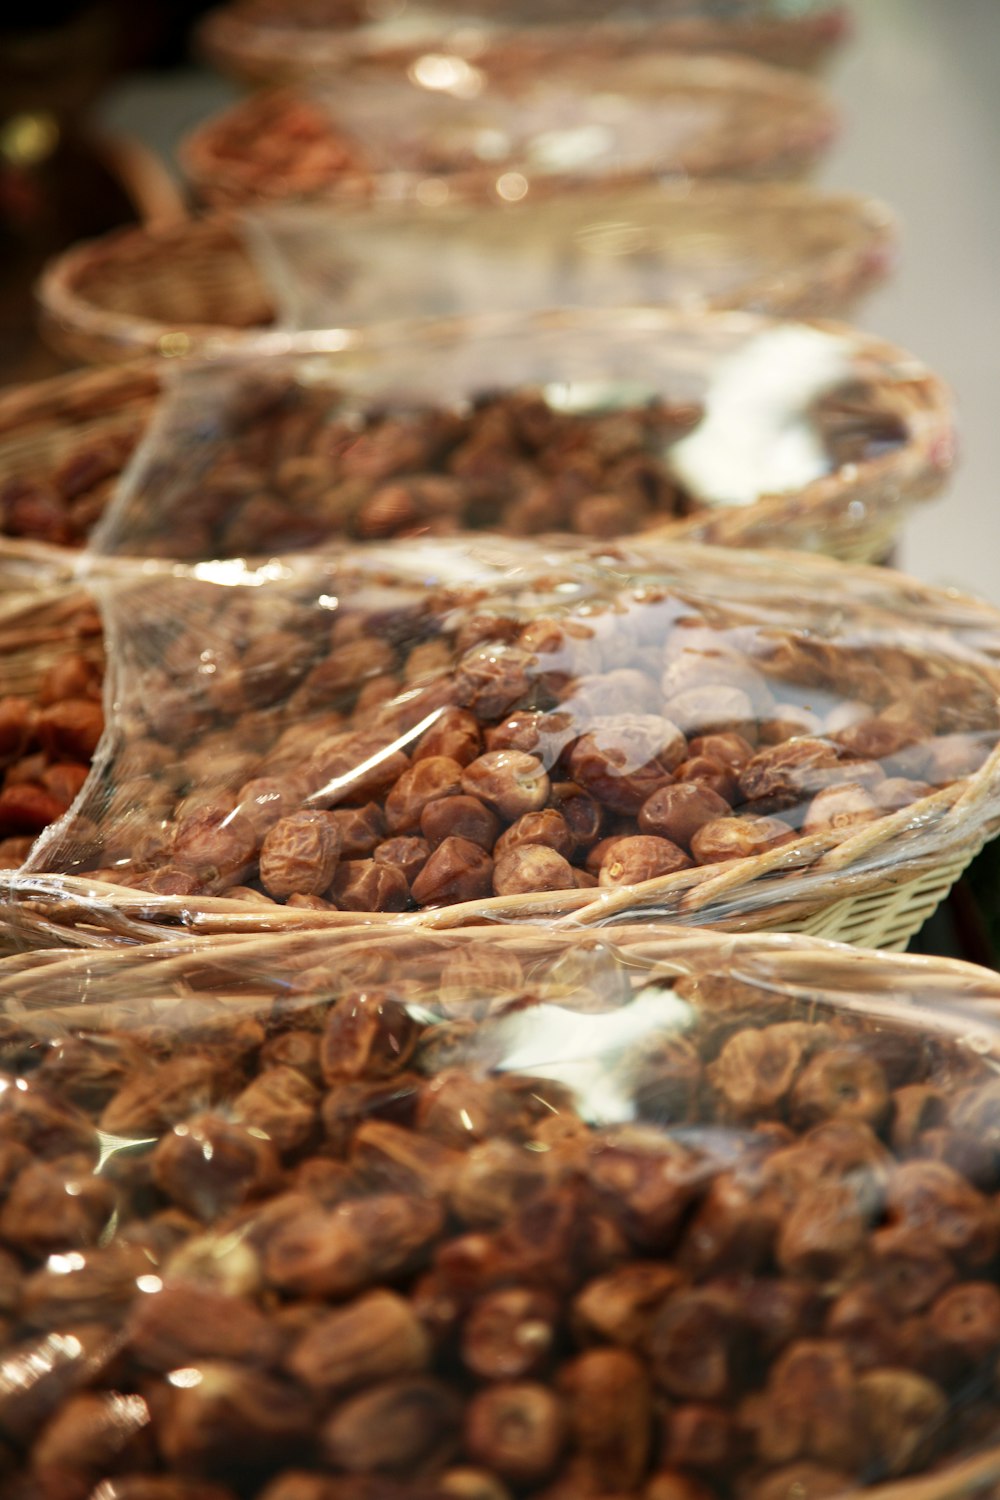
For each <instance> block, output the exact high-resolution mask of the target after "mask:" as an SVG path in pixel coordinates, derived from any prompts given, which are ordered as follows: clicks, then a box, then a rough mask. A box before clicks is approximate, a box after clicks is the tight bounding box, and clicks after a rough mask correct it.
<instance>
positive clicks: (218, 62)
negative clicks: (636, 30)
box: [195, 0, 850, 81]
mask: <svg viewBox="0 0 1000 1500" xmlns="http://www.w3.org/2000/svg"><path fill="white" fill-rule="evenodd" d="M240 10H241V7H240V6H239V4H225V5H220V6H218V7H216V8H215V9H214V10H212V11H210V12H209V13H208V15H206V16H204V17H203V18H202V19H201V20H200V21H199V23H198V25H197V27H196V29H195V46H196V48H197V49H198V50H199V51H200V52H201V54H202V55H203V56H204V57H205V59H206V61H208V62H210V63H212V64H213V65H215V66H218V67H220V68H221V69H222V70H223V71H229V72H231V73H233V74H234V75H235V76H237V77H240V78H244V79H247V80H250V81H258V80H261V79H267V78H274V77H275V76H281V77H284V78H289V79H294V78H298V77H307V76H309V75H311V74H314V73H315V71H316V70H317V69H323V68H331V69H335V68H342V67H346V66H348V65H350V64H351V63H354V62H357V61H358V60H359V59H370V58H372V57H376V58H377V57H378V55H379V51H380V49H379V45H378V43H379V35H378V30H377V23H374V24H369V25H364V24H363V23H362V24H360V25H355V26H351V25H347V26H342V27H310V28H303V27H301V26H296V25H295V24H293V23H289V22H283V21H275V22H261V21H253V20H248V19H246V17H244V16H243V15H241V14H240ZM849 20H850V11H849V9H848V7H847V6H846V5H845V4H844V3H843V0H825V3H823V4H821V5H819V6H818V7H817V8H816V9H815V10H814V11H812V12H810V13H806V14H802V15H797V16H794V15H771V16H766V17H761V16H754V17H749V18H745V19H744V18H742V17H741V18H738V19H737V20H735V21H730V22H727V23H726V25H727V27H728V28H733V27H735V28H738V30H739V32H740V33H741V34H742V35H743V36H744V37H745V36H746V34H747V33H748V32H750V33H752V32H753V30H757V31H760V29H761V28H762V27H764V28H766V30H767V32H768V35H769V36H770V37H771V38H775V37H780V38H782V39H783V40H786V41H787V42H793V41H794V40H797V39H801V40H802V41H803V42H806V41H808V42H810V43H811V45H810V46H809V48H808V52H809V56H810V57H812V56H813V55H816V49H817V46H818V49H819V50H818V55H820V56H822V55H823V54H825V53H826V52H827V51H828V50H829V49H830V48H832V47H834V46H835V45H836V44H837V43H838V42H839V41H840V40H841V38H842V37H843V36H844V34H845V33H846V31H847V30H848V27H849ZM694 24H697V26H698V41H699V46H700V47H701V48H702V49H704V48H705V46H706V43H705V32H706V29H707V34H708V36H709V38H711V37H713V36H714V37H716V38H717V45H718V46H719V48H720V50H727V51H729V50H732V49H733V47H734V46H735V47H736V48H737V50H738V48H739V38H738V37H737V38H735V39H734V38H732V35H731V29H730V30H728V31H727V32H726V33H724V34H723V36H722V37H719V36H718V30H717V26H718V23H716V24H715V26H714V27H713V25H712V22H711V18H706V17H704V16H701V17H698V16H695V17H693V18H688V17H680V18H678V17H674V18H670V17H663V18H660V19H659V20H656V21H648V22H647V23H646V26H647V29H649V30H650V31H652V32H653V34H654V35H655V37H656V39H657V43H658V44H659V45H663V46H666V47H669V46H671V45H673V44H675V43H676V42H677V41H678V40H680V39H681V38H683V37H684V36H686V35H689V34H690V32H691V28H692V25H694ZM551 25H552V23H550V29H551ZM555 25H558V23H555ZM543 29H544V23H543V24H542V25H541V26H540V27H539V30H540V31H541V30H543ZM727 42H728V46H726V45H725V44H726V43H727ZM707 45H708V47H709V49H710V48H711V45H712V44H711V42H709V43H708V44H707Z"/></svg>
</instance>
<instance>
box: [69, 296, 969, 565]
mask: <svg viewBox="0 0 1000 1500" xmlns="http://www.w3.org/2000/svg"><path fill="white" fill-rule="evenodd" d="M324 345H325V346H327V347H331V346H332V348H333V349H334V350H335V351H336V352H334V353H332V354H329V355H324V354H312V355H310V354H308V353H304V354H302V355H301V356H296V355H295V354H294V353H293V354H292V355H286V356H281V355H276V356H272V357H271V358H265V357H264V356H263V352H262V350H250V351H247V352H245V353H243V354H236V355H233V356H225V357H220V358H218V359H215V360H208V361H206V362H203V363H194V364H189V363H184V364H182V365H180V366H178V367H175V368H174V369H172V370H171V372H170V374H169V376H168V377H167V378H166V379H167V383H166V389H165V395H164V398H163V399H162V400H161V403H160V405H159V407H158V411H157V415H156V418H155V420H154V422H153V423H152V424H151V426H150V428H149V431H148V434H147V437H146V439H145V441H144V443H143V445H142V447H141V448H140V450H139V452H138V454H137V455H136V458H135V459H134V460H133V462H132V463H131V465H130V466H129V468H128V469H127V470H126V473H125V476H124V479H123V481H122V482H121V483H120V484H119V485H118V488H117V491H116V494H115V498H114V501H113V503H112V504H111V506H110V507H109V508H108V509H107V510H106V511H105V513H104V516H103V518H102V520H101V521H100V522H99V524H98V526H97V527H96V529H95V531H94V532H93V534H92V538H91V547H92V549H93V550H96V551H97V552H100V553H103V554H105V555H109V554H114V555H118V554H131V555H140V556H153V557H157V556H159V557H162V556H166V557H177V558H181V559H184V560H195V559H198V560H200V559H208V558H220V557H221V558H226V557H232V556H234V555H237V556H248V555H259V554H264V553H267V552H269V551H272V550H276V551H280V552H288V551H292V550H295V549H296V548H301V547H308V546H313V545H316V544H319V543H323V542H325V541H327V540H328V539H329V538H331V537H334V536H337V535H346V536H348V537H351V538H353V539H354V540H378V539H381V538H385V537H389V536H394V535H395V536H420V535H442V534H448V533H449V532H455V531H464V530H473V531H476V530H484V529H485V530H499V531H505V532H511V533H514V534H522V535H529V534H543V533H548V532H557V531H563V532H571V533H577V534H581V533H582V534H583V535H585V536H594V537H619V536H622V535H625V534H627V533H629V532H634V531H640V530H645V529H651V528H658V527H666V528H669V529H671V530H673V531H675V532H682V533H683V532H687V533H691V534H694V535H697V536H698V538H699V539H702V540H718V541H729V540H730V533H732V540H733V541H736V542H742V541H748V542H750V543H751V544H757V545H760V544H765V545H772V546H773V545H783V546H802V547H806V548H808V549H810V550H829V551H830V552H832V553H834V554H837V555H843V556H848V557H858V556H860V557H866V558H871V557H873V556H877V555H878V554H879V549H880V548H881V549H884V547H885V546H886V543H887V538H890V537H891V536H892V534H893V532H894V531H895V528H896V527H897V526H898V524H899V522H900V520H901V518H902V516H903V515H904V514H905V511H906V508H907V506H908V505H909V504H910V503H912V501H914V500H916V499H917V498H920V497H923V496H926V495H927V494H929V493H933V492H934V490H935V489H936V488H937V487H938V486H939V485H940V483H941V480H942V479H943V477H944V475H945V474H946V473H947V471H948V468H949V467H950V464H951V462H952V458H953V446H954V445H953V435H952V423H951V413H950V405H949V399H948V397H947V395H946V393H945V392H944V390H943V389H942V387H941V386H940V384H939V382H937V381H936V380H935V379H934V377H933V376H931V375H930V374H929V373H928V372H927V371H925V370H924V369H923V368H922V367H921V366H920V365H919V364H917V363H916V362H915V361H914V360H913V359H912V357H911V356H909V355H907V354H904V353H903V352H902V351H900V350H898V349H895V348H892V347H891V346H888V345H884V344H882V343H881V342H879V341H877V340H873V339H871V338H870V337H868V336H866V335H864V334H859V333H856V332H854V331H851V330H848V329H846V328H842V327H839V326H835V325H830V326H828V327H824V328H823V329H818V328H815V327H813V326H811V325H799V324H794V325H789V324H783V323H777V322H775V321H772V320H769V319H764V318H758V317H754V316H753V315H751V314H738V313H731V314H724V313H718V314H711V315H709V314H701V315H690V316H687V315H684V314H680V313H678V314H671V313H666V312H659V311H655V310H652V309H634V308H633V309H618V310H611V309H595V310H591V311H583V310H580V311H575V312H574V311H566V312H548V313H534V314H530V313H526V314H521V315H516V314H511V315H507V316H499V315H498V316H496V317H488V316H484V317H480V318H475V319H469V320H454V321H441V322H428V323H426V324H421V325H408V326H402V325H400V326H398V327H397V328H395V329H385V330H382V331H380V332H378V333H376V332H371V333H370V334H367V335H364V336H363V335H361V334H360V333H357V332H355V333H351V332H350V331H344V330H340V331H338V330H333V331H330V332H328V333H326V334H322V335H321V334H317V335H314V336H312V337H305V336H303V337H301V338H300V339H298V340H292V342H291V347H292V348H293V349H294V348H299V349H303V350H309V349H313V348H316V347H317V346H319V347H320V348H322V347H323V346H324ZM276 347H278V348H281V347H284V348H286V349H287V348H289V344H288V343H287V342H285V343H284V344H282V343H281V341H276Z"/></svg>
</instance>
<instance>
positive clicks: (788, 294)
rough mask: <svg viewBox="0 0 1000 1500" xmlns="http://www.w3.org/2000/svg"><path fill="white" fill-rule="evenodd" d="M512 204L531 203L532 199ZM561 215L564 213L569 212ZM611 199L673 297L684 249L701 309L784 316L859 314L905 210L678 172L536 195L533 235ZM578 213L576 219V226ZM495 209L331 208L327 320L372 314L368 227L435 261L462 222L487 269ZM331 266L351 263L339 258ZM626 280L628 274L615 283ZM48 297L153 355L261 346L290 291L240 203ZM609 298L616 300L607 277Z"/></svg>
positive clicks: (89, 247)
mask: <svg viewBox="0 0 1000 1500" xmlns="http://www.w3.org/2000/svg"><path fill="white" fill-rule="evenodd" d="M508 212H509V213H510V214H512V215H516V214H517V209H516V208H514V209H512V210H509V211H508ZM543 212H544V210H543ZM555 213H558V215H559V221H555V222H553V220H554V215H555ZM595 213H596V214H598V215H599V216H600V217H601V219H602V220H603V219H605V218H611V219H613V221H614V224H615V226H616V227H617V226H621V231H622V235H623V237H624V236H626V235H627V234H628V233H629V232H630V230H631V229H632V226H633V225H634V226H635V238H636V244H637V247H638V251H637V253H638V255H639V256H640V258H641V260H642V262H643V264H644V267H645V268H646V269H644V272H643V275H644V278H646V277H648V274H649V273H648V262H649V259H650V258H651V257H658V256H659V257H661V258H662V266H663V272H662V275H663V281H664V298H663V301H664V305H667V306H669V305H670V304H671V302H672V300H673V299H672V297H671V290H672V286H671V270H672V265H673V264H674V263H677V264H678V265H679V270H680V275H679V277H678V286H677V290H678V294H679V296H680V298H681V299H682V305H683V306H684V307H685V308H688V307H691V306H694V305H704V306H705V307H708V308H745V309H747V310H750V311H753V312H762V313H771V314H774V315H777V316H782V317H843V316H846V315H847V314H848V313H849V312H850V310H851V309H852V308H853V307H854V306H855V305H856V303H857V302H858V300H859V299H860V298H861V297H862V296H864V295H865V294H866V293H867V292H868V291H869V290H870V289H871V288H872V287H873V286H874V285H875V284H876V283H877V282H878V281H879V280H881V278H882V277H883V276H884V275H885V274H886V272H887V271H888V270H889V268H890V266H891V265H892V263H893V260H894V258H895V252H894V244H895V234H894V227H893V223H892V219H891V216H890V214H889V213H888V211H887V210H886V209H885V208H883V207H882V205H881V204H878V203H875V202H873V201H871V200H867V199H863V198H856V197H850V196H847V195H839V194H838V195H827V194H820V193H817V192H815V191H813V190H810V189H808V188H804V187H803V188H797V187H783V186H775V185H765V184H760V185H756V186H751V187H744V186H742V185H739V184H732V183H726V184H721V183H720V184H713V185H708V184H705V183H692V184H691V185H690V186H687V187H684V188H683V189H677V188H670V187H669V186H667V187H664V188H660V189H655V190H650V191H647V192H644V193H641V194H638V195H637V194H630V193H626V194H619V193H613V192H610V191H609V192H608V193H607V194H600V195H594V194H589V195H581V194H574V195H573V199H572V201H571V202H566V203H560V204H558V205H556V204H555V203H553V204H552V205H551V212H550V214H549V215H548V218H549V221H550V222H549V223H548V224H547V225H545V226H543V227H540V226H539V210H538V209H537V208H536V210H535V212H534V213H533V214H531V215H530V216H529V217H528V218H527V220H526V221H525V223H524V226H523V227H524V232H525V235H526V236H527V237H528V241H529V243H531V242H532V237H533V242H534V243H535V244H536V245H537V252H538V256H539V259H541V258H542V257H543V256H544V255H545V254H546V252H547V250H549V246H551V250H550V251H549V253H550V254H552V255H560V253H561V250H562V249H563V248H564V240H565V239H566V237H567V236H568V235H569V234H570V233H571V231H572V229H573V227H574V226H575V224H576V222H577V220H578V218H582V219H586V217H587V216H588V215H593V214H595ZM564 219H570V220H571V221H572V222H571V224H570V225H569V226H566V225H565V222H564ZM514 222H515V223H516V222H517V219H516V218H515V219H514ZM493 223H496V224H498V225H500V224H503V225H506V224H507V223H509V220H503V221H501V220H497V219H495V211H494V210H489V211H487V212H486V213H482V212H479V213H477V212H476V211H475V210H472V211H464V210H447V211H446V210H441V211H438V212H434V211H426V210H424V211H421V210H420V208H419V205H415V206H414V208H412V209H410V210H407V211H406V213H405V214H404V213H401V212H399V211H395V212H393V211H391V210H389V209H388V208H386V209H385V210H384V211H383V212H382V213H380V214H379V215H377V216H376V215H369V214H367V213H361V214H350V213H348V212H347V211H344V212H342V213H341V214H340V215H339V216H338V217H337V218H336V219H335V220H328V219H327V217H326V215H323V216H322V217H320V216H316V217H315V222H314V224H313V223H312V222H310V223H309V224H308V226H307V232H308V235H309V237H310V240H313V239H315V240H317V241H318V240H319V239H320V237H321V236H322V237H324V238H325V239H326V240H329V239H331V238H333V237H334V236H336V237H337V238H338V239H339V240H341V241H342V242H343V244H344V247H345V249H344V255H343V262H344V267H343V280H344V283H345V285H344V291H343V294H342V302H340V301H338V302H333V301H332V300H331V304H330V306H329V309H328V316H327V318H326V319H325V322H326V323H328V324H329V325H330V326H336V327H344V326H354V325H358V324H362V323H364V322H366V321H367V317H366V315H365V310H362V312H361V314H360V316H359V315H358V313H357V310H356V308H355V305H354V300H353V297H352V276H353V275H354V274H356V273H355V264H354V263H355V262H356V261H357V260H358V254H359V252H358V251H357V250H356V249H355V247H354V241H353V239H352V233H354V234H358V235H359V236H360V237H361V243H362V244H363V246H364V252H363V253H364V255H365V257H366V268H367V266H368V265H369V264H370V262H371V260H372V258H374V259H375V261H376V263H377V259H378V252H379V248H380V246H381V247H382V248H383V250H384V251H386V252H387V253H388V252H391V251H392V250H393V247H394V246H396V245H398V243H399V240H400V236H406V235H408V236H409V238H410V241H411V243H412V246H413V251H414V255H415V257H417V258H418V261H422V262H423V264H424V265H427V266H428V267H429V266H432V265H433V264H434V261H435V256H434V243H435V241H434V239H433V238H430V237H429V234H430V236H436V235H439V234H444V233H446V234H448V235H449V238H450V243H451V245H452V247H453V251H454V247H456V246H461V245H464V246H465V247H466V249H467V253H468V261H469V266H470V268H471V269H472V270H473V271H474V270H475V266H476V259H475V257H476V256H477V255H479V256H480V257H484V256H485V254H486V252H487V251H488V247H489V244H490V241H491V238H492V231H491V226H492V224H493ZM296 227H297V226H296ZM264 232H265V233H266V232H267V230H266V226H265V229H264ZM280 232H281V230H280V226H279V227H278V233H280ZM428 232H429V233H428ZM705 235H707V236H709V237H710V239H711V241H712V244H713V253H712V256H711V264H710V267H709V270H708V272H707V273H704V272H703V273H702V282H703V285H704V290H702V289H701V288H700V287H699V284H698V282H699V265H698V261H697V259H696V258H695V257H694V256H693V255H692V256H690V257H689V260H690V264H689V263H688V262H687V261H685V260H684V259H683V258H682V256H683V246H684V244H685V243H686V242H689V241H690V240H691V238H692V237H697V240H698V243H699V245H700V254H701V255H704V236H705ZM678 245H680V246H681V247H682V251H681V255H680V256H679V255H678V251H677V246H678ZM720 246H721V247H722V254H720V249H719V247H720ZM327 253H329V252H327ZM615 254H616V256H617V259H618V263H619V264H622V263H623V262H624V263H625V265H626V267H627V262H628V257H627V256H622V254H621V251H620V249H618V248H617V247H616V249H615ZM727 254H728V255H729V256H730V258H731V259H732V261H733V262H738V263H739V271H738V272H736V273H735V274H734V275H733V276H732V277H730V278H729V280H730V283H731V284H730V285H729V286H727V287H726V288H725V289H724V290H722V291H718V290H716V288H717V286H718V279H717V278H718V274H719V271H718V267H719V262H720V260H722V259H724V257H725V256H726V255H727ZM334 260H335V252H334V254H333V255H332V256H331V261H334ZM292 269H293V271H294V269H295V267H294V265H293V266H292ZM324 269H325V267H324ZM330 274H331V276H336V274H337V267H336V265H333V266H332V268H331V272H330ZM625 274H626V275H627V269H626V272H625ZM366 276H367V269H366ZM645 284H646V282H645V280H644V286H645ZM481 285H482V297H483V302H484V305H485V303H486V301H487V299H488V298H489V297H490V287H491V286H493V285H495V281H494V278H493V276H492V261H490V260H487V259H484V260H483V263H482V269H481ZM516 285H517V283H516V279H515V290H514V291H513V294H512V301H514V300H516V297H517V292H516ZM619 285H622V283H621V282H619V281H616V282H615V286H616V287H618V286H619ZM627 289H628V288H627V286H624V287H623V290H625V291H627ZM423 290H424V291H425V292H426V296H422V295H421V288H420V287H419V285H417V284H405V285H402V286H400V287H399V288H398V294H397V291H396V290H395V283H393V284H392V285H391V286H390V287H389V288H388V291H389V295H390V296H393V297H395V300H394V301H393V302H392V303H391V307H390V309H389V313H388V315H389V316H391V317H394V318H395V317H422V316H424V315H425V313H426V312H428V311H429V310H431V309H428V307H427V305H426V301H427V300H428V299H429V298H430V296H431V294H430V291H429V289H426V288H425V289H423ZM584 290H586V286H584ZM455 295H456V296H457V295H458V294H457V292H456V294H455ZM504 295H507V294H506V293H504ZM447 296H448V291H447V288H445V289H444V291H443V293H442V290H441V289H440V288H438V289H437V290H436V292H435V293H434V297H433V310H434V311H439V310H444V311H447V312H448V313H449V315H450V314H451V313H455V312H460V311H464V310H465V308H464V307H462V306H460V305H455V306H453V307H451V308H447V307H445V308H444V309H442V308H441V303H442V300H443V298H445V297H447ZM38 297H39V301H40V304H41V311H42V329H43V332H44V333H45V335H46V337H47V338H48V340H49V342H50V343H51V344H52V345H53V346H54V347H55V348H56V350H57V351H59V352H60V353H63V354H66V355H68V356H70V357H71V358H74V359H82V360H84V361H85V362H86V363H97V364H107V363H115V362H117V361H118V360H122V359H127V358H130V357H132V356H134V355H137V354H164V355H168V356H174V355H178V354H187V353H196V352H197V351H198V350H199V348H201V347H203V346H204V345H205V344H206V343H212V342H215V341H218V340H219V339H220V338H223V337H227V336H229V337H237V338H239V340H240V342H241V344H242V343H246V344H247V345H250V344H251V342H252V340H253V339H254V338H255V336H256V335H258V334H259V332H260V330H261V329H262V328H265V327H267V326H268V325H270V324H272V323H273V321H274V315H275V309H276V308H278V307H280V305H281V302H282V296H281V291H280V288H278V289H277V290H276V292H275V295H274V296H273V297H272V296H271V294H270V293H269V290H268V286H267V272H266V269H265V267H264V266H262V265H258V263H257V260H256V258H255V256H254V253H253V250H252V248H251V247H250V246H249V243H248V242H247V240H246V238H245V232H241V226H240V224H239V222H238V221H233V220H230V219H227V218H225V217H224V216H219V217H215V216H213V217H211V218H206V219H192V220H190V221H188V222H186V223H183V224H177V225H172V226H171V227H170V228H169V229H165V230H160V231H153V230H148V229H126V230H118V231H116V232H115V233H113V234H110V235H107V236H105V237H104V238H102V239H100V240H96V241H93V242H90V243H87V244H83V245H77V246H75V247H74V248H73V249H72V250H69V251H67V252H65V253H64V254H63V255H60V256H59V257H57V258H56V259H55V260H54V261H52V262H51V263H50V265H49V266H48V267H47V269H46V271H45V273H44V275H43V276H42V279H41V281H40V283H39V287H38ZM466 300H469V299H466ZM552 300H555V299H554V298H553V299H552ZM574 300H576V299H574ZM601 300H602V301H604V300H607V299H606V297H605V296H604V295H603V291H602V292H601ZM616 300H618V301H622V302H625V301H635V300H639V299H638V298H635V297H627V296H625V297H618V298H616ZM642 300H645V298H643V299H642ZM491 305H492V304H491Z"/></svg>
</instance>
